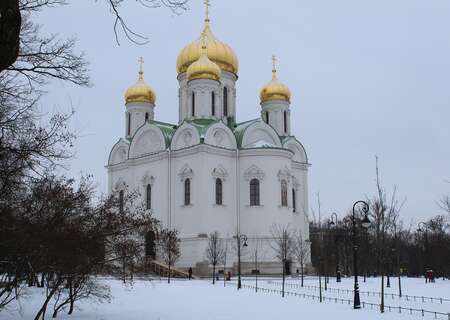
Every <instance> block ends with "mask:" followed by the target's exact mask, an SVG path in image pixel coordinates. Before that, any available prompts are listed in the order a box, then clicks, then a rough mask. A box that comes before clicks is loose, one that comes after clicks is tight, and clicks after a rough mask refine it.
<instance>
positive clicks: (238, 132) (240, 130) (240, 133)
mask: <svg viewBox="0 0 450 320" xmlns="http://www.w3.org/2000/svg"><path fill="white" fill-rule="evenodd" d="M259 120H260V119H259V118H257V119H252V120H248V121H244V122H241V123H238V124H236V127H235V128H234V130H233V131H234V135H235V136H236V142H237V146H238V148H239V149H241V148H242V138H243V137H244V132H245V130H246V129H247V128H248V127H249V126H250V125H251V124H253V123H255V122H258V121H259Z"/></svg>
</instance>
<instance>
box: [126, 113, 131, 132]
mask: <svg viewBox="0 0 450 320" xmlns="http://www.w3.org/2000/svg"><path fill="white" fill-rule="evenodd" d="M127 132H128V135H130V133H131V113H128V119H127Z"/></svg>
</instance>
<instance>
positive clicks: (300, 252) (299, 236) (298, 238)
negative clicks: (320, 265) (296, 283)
mask: <svg viewBox="0 0 450 320" xmlns="http://www.w3.org/2000/svg"><path fill="white" fill-rule="evenodd" d="M293 243H294V244H293V256H294V257H295V259H296V260H297V263H298V264H299V265H300V273H301V285H302V287H303V276H304V268H305V264H306V262H307V261H308V259H309V255H310V251H311V245H310V242H309V241H308V240H306V239H305V238H304V236H303V233H302V231H301V230H298V231H297V232H296V233H295V234H294V236H293Z"/></svg>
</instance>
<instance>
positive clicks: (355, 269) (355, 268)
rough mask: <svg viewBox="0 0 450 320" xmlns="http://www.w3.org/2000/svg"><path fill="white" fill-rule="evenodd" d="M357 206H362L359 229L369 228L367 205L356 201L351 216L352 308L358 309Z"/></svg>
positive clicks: (359, 302)
mask: <svg viewBox="0 0 450 320" xmlns="http://www.w3.org/2000/svg"><path fill="white" fill-rule="evenodd" d="M358 204H362V205H363V207H362V211H363V212H364V218H363V219H362V220H361V227H362V228H368V227H369V226H370V220H369V217H368V216H367V213H368V212H369V205H368V204H367V202H365V201H362V200H360V201H356V202H355V203H354V204H353V214H352V225H353V226H352V242H353V272H354V273H355V285H354V294H355V296H354V298H353V308H354V309H360V308H361V301H360V299H359V285H358V261H357V258H358V254H357V253H358V245H357V244H356V215H355V208H356V206H357V205H358Z"/></svg>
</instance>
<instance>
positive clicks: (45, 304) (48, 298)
mask: <svg viewBox="0 0 450 320" xmlns="http://www.w3.org/2000/svg"><path fill="white" fill-rule="evenodd" d="M60 284H61V281H58V282H57V283H55V284H54V285H53V288H52V290H50V292H49V293H48V295H47V298H46V299H45V301H44V304H43V305H42V307H41V308H40V309H39V311H38V313H37V314H36V316H35V317H34V320H39V318H40V317H41V316H42V319H44V316H45V311H46V310H47V305H48V302H49V301H50V299H51V298H52V297H53V295H54V294H55V292H56V290H57V289H58V287H59V286H60Z"/></svg>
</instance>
